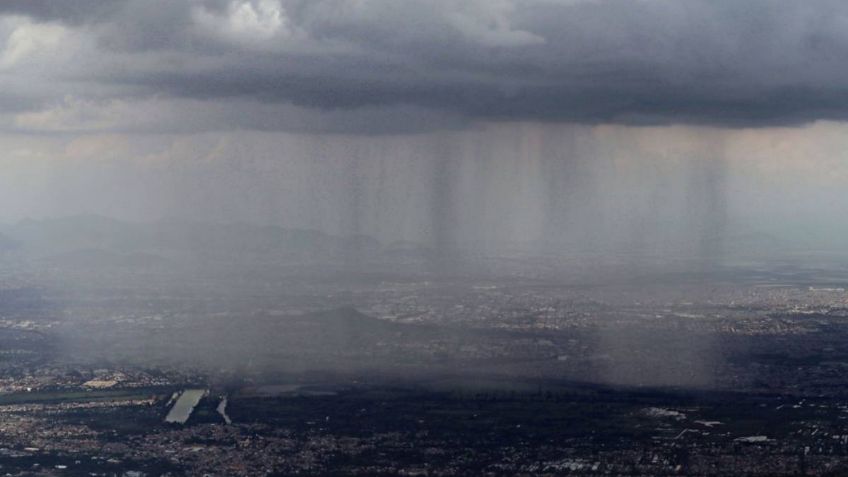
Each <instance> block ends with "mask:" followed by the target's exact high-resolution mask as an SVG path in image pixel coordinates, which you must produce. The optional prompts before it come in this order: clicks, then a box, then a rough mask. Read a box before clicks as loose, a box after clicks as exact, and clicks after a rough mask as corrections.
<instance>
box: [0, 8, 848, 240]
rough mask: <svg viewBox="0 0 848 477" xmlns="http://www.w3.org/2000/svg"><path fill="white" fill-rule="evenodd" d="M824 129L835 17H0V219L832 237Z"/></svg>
mask: <svg viewBox="0 0 848 477" xmlns="http://www.w3.org/2000/svg"><path fill="white" fill-rule="evenodd" d="M846 117H848V4H846V3H845V2H843V1H839V0H805V1H803V2H801V1H795V0H791V1H790V0H746V1H739V0H712V1H696V0H632V1H627V0H465V1H459V0H457V1H451V0H404V1H398V0H251V1H247V0H216V1H191V0H185V1H178V0H125V1H101V0H74V1H55V0H53V1H48V0H5V1H3V2H0V167H2V174H0V220H17V219H19V218H22V217H26V216H34V217H41V216H51V215H66V214H74V213H101V214H107V215H113V216H117V217H124V218H134V219H139V218H144V219H146V218H156V217H160V216H168V215H177V216H197V217H201V218H204V219H213V220H224V221H233V220H248V221H257V222H272V223H281V224H284V225H291V226H297V227H313V228H321V229H326V230H331V231H335V232H356V233H373V234H375V235H378V236H383V237H385V238H390V239H399V238H407V239H422V238H426V239H429V240H435V241H439V240H464V239H474V240H480V239H481V237H492V236H496V237H497V238H498V240H505V241H536V240H542V239H543V238H544V237H546V236H551V235H562V234H563V233H576V232H575V230H577V229H581V230H582V229H591V230H594V231H593V232H585V233H586V234H588V235H587V236H586V237H584V240H587V241H591V240H594V238H592V237H594V236H595V235H597V234H603V235H616V234H626V235H628V236H629V237H632V236H634V235H636V236H638V235H644V234H648V231H652V230H653V231H654V232H651V234H653V235H650V236H651V237H656V236H674V235H675V234H677V235H680V234H682V235H681V237H684V236H687V235H686V234H687V233H689V232H692V231H693V230H694V231H695V232H693V233H696V234H697V235H699V236H709V235H711V234H718V233H721V234H724V233H727V232H728V228H731V229H733V230H736V231H741V230H742V228H744V227H741V226H740V224H743V225H744V224H747V225H750V227H749V228H751V229H757V228H758V227H759V228H764V229H768V230H770V231H771V232H774V231H776V230H777V231H780V230H783V231H788V228H790V227H795V228H796V229H797V228H798V227H800V226H801V225H804V224H806V225H809V227H812V228H814V229H816V228H818V229H820V230H822V231H825V232H823V233H829V234H832V233H834V231H838V230H841V229H840V227H841V225H840V224H841V220H840V218H841V217H843V213H844V212H845V211H846V205H848V192H846V191H843V189H845V188H844V187H843V185H844V184H845V180H846V179H848V160H846V159H847V158H846V157H845V156H846V152H845V151H848V128H846V126H845V123H844V122H843V121H844V119H846ZM692 217H696V218H694V219H693V218H692ZM589 224H591V227H590V226H588V225H589ZM806 225H805V226H806ZM740 227H741V228H740ZM828 227H829V228H828ZM678 229H679V230H678ZM684 229H685V231H684ZM656 231H660V232H656ZM796 231H797V230H796ZM684 232H686V233H684ZM610 240H613V239H610ZM652 240H653V239H652Z"/></svg>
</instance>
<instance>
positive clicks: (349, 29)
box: [0, 0, 848, 125]
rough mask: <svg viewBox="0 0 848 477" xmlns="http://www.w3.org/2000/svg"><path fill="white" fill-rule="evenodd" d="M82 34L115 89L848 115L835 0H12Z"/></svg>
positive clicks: (846, 52) (465, 111) (322, 99)
mask: <svg viewBox="0 0 848 477" xmlns="http://www.w3.org/2000/svg"><path fill="white" fill-rule="evenodd" d="M0 12H4V13H7V14H17V15H29V16H31V17H33V18H34V19H37V20H39V21H49V22H60V23H65V24H66V25H68V26H69V27H70V28H71V29H72V30H73V31H77V32H80V33H79V34H83V33H86V34H90V35H92V36H93V37H94V39H95V40H94V42H93V43H94V44H95V45H96V48H97V51H94V52H91V55H102V56H103V58H106V59H105V60H104V59H102V58H101V59H100V60H99V62H98V63H97V64H98V67H97V68H86V67H85V66H86V65H77V69H76V71H75V72H71V73H68V72H64V73H63V74H64V75H66V76H67V77H73V78H74V80H75V81H77V82H79V81H88V82H91V83H92V84H93V85H95V86H92V88H96V85H98V84H101V85H103V84H109V85H110V86H113V87H114V86H115V85H118V86H120V87H125V88H126V92H127V93H126V94H128V95H145V94H147V95H160V96H169V97H171V96H172V97H181V98H191V99H201V100H213V101H214V100H218V99H222V98H227V99H234V98H235V99H238V98H243V99H246V100H250V101H257V100H258V101H260V102H264V103H268V102H270V103H290V104H294V105H297V106H303V107H307V108H314V109H317V110H339V109H341V110H350V109H357V108H362V107H386V106H390V107H396V106H412V107H416V108H422V109H425V110H433V111H444V112H447V113H449V114H451V115H453V116H456V115H459V116H465V117H467V118H472V119H475V118H476V119H496V120H501V119H507V120H521V119H528V120H545V121H575V122H585V123H595V122H624V123H636V124H663V123H706V124H718V125H770V124H793V123H801V122H805V121H810V120H815V119H844V118H846V116H848V4H846V3H844V2H841V1H831V0H810V1H804V2H797V1H789V0H748V1H744V2H740V1H738V0H713V1H706V0H636V1H619V0H486V1H484V0H468V1H463V2H457V1H449V0H414V1H405V2H397V1H394V0H309V1H304V0H283V1H281V2H280V1H277V0H252V1H247V0H233V1H215V2H201V1H197V2H191V1H182V2H179V1H138V0H135V1H133V0H125V1H111V2H88V1H79V2H46V1H44V2H42V1H14V0H13V1H9V2H4V3H3V4H2V6H0Z"/></svg>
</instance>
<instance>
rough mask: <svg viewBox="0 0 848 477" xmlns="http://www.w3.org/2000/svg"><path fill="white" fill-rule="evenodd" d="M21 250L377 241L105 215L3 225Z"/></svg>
mask: <svg viewBox="0 0 848 477" xmlns="http://www.w3.org/2000/svg"><path fill="white" fill-rule="evenodd" d="M15 247H17V248H19V249H20V250H21V251H22V252H23V253H26V254H28V255H32V256H36V257H50V256H62V257H66V258H69V259H72V260H76V259H80V260H89V259H93V258H94V256H95V255H97V256H98V257H99V258H103V257H104V256H112V258H115V257H114V255H115V254H118V255H120V256H121V258H116V259H115V260H117V261H118V262H120V261H122V260H123V259H124V258H127V257H129V258H132V257H136V258H138V257H141V256H143V255H139V254H143V253H151V254H161V255H168V254H171V253H201V254H211V255H218V254H226V255H230V256H233V255H239V254H255V255H269V254H273V255H278V256H292V257H302V258H331V257H340V256H349V255H369V254H375V253H379V251H380V250H381V248H382V245H381V244H380V242H378V241H377V240H376V239H374V238H372V237H368V236H364V235H357V236H348V237H339V236H334V235H329V234H326V233H323V232H319V231H314V230H301V229H286V228H283V227H278V226H261V225H251V224H211V223H202V222H192V221H178V220H161V221H157V222H152V223H132V222H125V221H121V220H116V219H110V218H106V217H101V216H91V215H85V216H76V217H67V218H58V219H45V220H31V219H27V220H22V221H20V222H18V223H17V224H13V225H2V226H0V250H4V249H12V248H15Z"/></svg>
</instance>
